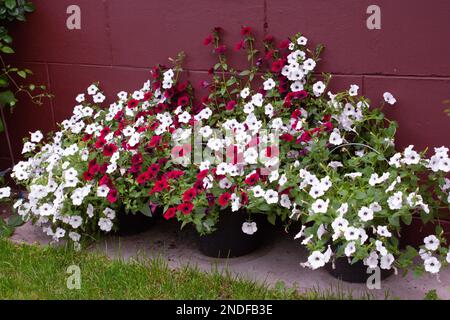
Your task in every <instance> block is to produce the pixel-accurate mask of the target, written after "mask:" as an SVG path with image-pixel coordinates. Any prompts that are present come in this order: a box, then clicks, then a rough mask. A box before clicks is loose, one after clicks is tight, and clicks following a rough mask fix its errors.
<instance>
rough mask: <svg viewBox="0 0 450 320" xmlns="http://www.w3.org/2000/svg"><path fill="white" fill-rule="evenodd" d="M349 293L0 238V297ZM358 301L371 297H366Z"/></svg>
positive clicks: (346, 296) (322, 296)
mask: <svg viewBox="0 0 450 320" xmlns="http://www.w3.org/2000/svg"><path fill="white" fill-rule="evenodd" d="M71 265H76V266H79V268H80V270H81V289H79V290H77V289H74V290H70V289H68V288H67V278H68V277H69V276H70V274H68V273H67V268H68V267H69V266H71ZM352 298H353V297H352V294H351V293H348V292H347V293H345V292H342V291H340V290H339V289H338V288H337V290H326V291H321V290H318V289H316V290H311V291H308V292H307V293H299V292H298V291H297V290H296V289H295V288H286V287H285V286H284V285H283V283H281V282H280V283H278V284H277V285H276V286H275V288H269V287H268V286H266V285H264V284H260V283H256V282H252V281H248V280H244V279H242V278H239V277H236V276H232V275H230V273H229V272H219V271H217V270H216V269H214V268H212V271H211V272H208V273H205V272H202V271H199V270H198V269H196V268H193V267H189V266H186V267H183V268H180V269H177V270H171V269H170V268H169V267H168V266H167V264H166V263H165V262H164V261H163V260H162V259H152V260H150V259H141V260H139V261H137V260H133V261H127V262H125V261H121V260H110V259H108V258H107V257H106V256H102V255H99V254H94V253H87V252H75V251H73V250H70V249H67V248H55V247H38V246H30V245H25V244H22V245H17V244H13V243H11V242H10V241H7V240H1V239H0V299H52V300H53V299H180V300H181V299H183V300H184V299H233V300H234V299H243V300H253V299H352ZM363 298H370V297H369V296H365V297H363Z"/></svg>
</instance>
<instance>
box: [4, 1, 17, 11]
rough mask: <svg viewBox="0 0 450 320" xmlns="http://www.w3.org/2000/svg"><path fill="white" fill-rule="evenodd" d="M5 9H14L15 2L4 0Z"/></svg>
mask: <svg viewBox="0 0 450 320" xmlns="http://www.w3.org/2000/svg"><path fill="white" fill-rule="evenodd" d="M5 7H7V8H8V9H10V10H12V9H14V8H15V7H16V0H5Z"/></svg>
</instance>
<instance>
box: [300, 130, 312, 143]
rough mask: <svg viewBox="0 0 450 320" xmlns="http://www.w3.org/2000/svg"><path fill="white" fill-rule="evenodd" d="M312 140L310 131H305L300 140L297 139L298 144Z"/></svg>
mask: <svg viewBox="0 0 450 320" xmlns="http://www.w3.org/2000/svg"><path fill="white" fill-rule="evenodd" d="M310 140H311V135H310V133H309V132H308V131H305V132H303V133H302V135H301V136H300V138H298V139H297V144H299V143H300V142H309V141H310Z"/></svg>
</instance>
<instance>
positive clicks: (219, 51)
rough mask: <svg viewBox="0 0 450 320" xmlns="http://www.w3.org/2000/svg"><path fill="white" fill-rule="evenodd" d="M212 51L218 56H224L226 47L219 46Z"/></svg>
mask: <svg viewBox="0 0 450 320" xmlns="http://www.w3.org/2000/svg"><path fill="white" fill-rule="evenodd" d="M214 51H215V52H216V53H218V54H225V52H226V51H227V46H226V45H224V44H221V45H220V46H218V47H217V48H216V49H215V50H214Z"/></svg>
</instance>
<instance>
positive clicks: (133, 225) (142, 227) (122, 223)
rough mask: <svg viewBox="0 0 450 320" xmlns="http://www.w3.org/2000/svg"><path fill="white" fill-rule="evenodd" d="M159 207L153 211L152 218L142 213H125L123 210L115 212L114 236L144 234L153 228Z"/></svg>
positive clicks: (158, 214) (159, 212)
mask: <svg viewBox="0 0 450 320" xmlns="http://www.w3.org/2000/svg"><path fill="white" fill-rule="evenodd" d="M161 210H162V209H160V208H159V207H158V208H157V209H156V210H155V212H154V213H153V216H152V217H149V216H146V215H144V214H142V213H140V212H139V213H135V214H133V213H131V212H128V213H127V212H126V211H125V208H121V209H120V210H119V211H118V212H117V222H116V223H117V231H116V232H115V234H116V235H118V236H121V237H126V236H133V235H136V234H139V233H142V232H145V231H147V230H149V229H150V228H152V227H153V225H154V224H155V222H156V220H157V219H158V218H157V217H158V216H160V215H161Z"/></svg>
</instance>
